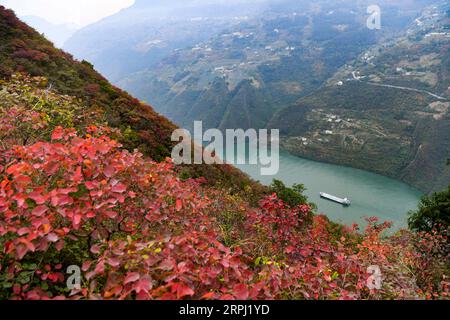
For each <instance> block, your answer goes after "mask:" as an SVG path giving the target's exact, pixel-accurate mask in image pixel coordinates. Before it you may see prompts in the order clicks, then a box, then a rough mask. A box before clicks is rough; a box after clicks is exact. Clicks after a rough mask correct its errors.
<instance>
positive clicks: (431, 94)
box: [352, 71, 448, 101]
mask: <svg viewBox="0 0 450 320" xmlns="http://www.w3.org/2000/svg"><path fill="white" fill-rule="evenodd" d="M352 76H353V79H354V80H356V81H359V82H362V83H365V84H369V85H371V86H376V87H385V88H393V89H400V90H407V91H413V92H418V93H425V94H427V95H429V96H432V97H433V98H436V99H439V100H443V101H447V100H448V99H447V98H445V97H441V96H439V95H437V94H434V93H432V92H430V91H426V90H420V89H415V88H408V87H401V86H394V85H390V84H381V83H375V82H370V81H361V78H360V77H358V76H356V72H355V71H353V72H352Z"/></svg>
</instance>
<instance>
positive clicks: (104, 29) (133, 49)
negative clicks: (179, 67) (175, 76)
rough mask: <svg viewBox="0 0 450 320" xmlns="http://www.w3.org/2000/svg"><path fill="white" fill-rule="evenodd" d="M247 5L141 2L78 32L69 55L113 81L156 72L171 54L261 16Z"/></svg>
mask: <svg viewBox="0 0 450 320" xmlns="http://www.w3.org/2000/svg"><path fill="white" fill-rule="evenodd" d="M263 7H264V6H263V5H261V6H258V8H255V5H254V3H246V2H245V1H222V2H220V3H218V2H217V1H195V0H189V1H176V0H170V1H144V0H140V1H136V3H135V4H134V5H133V6H131V7H130V8H127V9H123V10H122V11H120V12H119V13H117V14H115V15H113V16H111V17H108V18H105V19H103V20H101V21H100V22H98V23H95V24H92V25H90V26H88V27H86V28H83V29H82V30H80V31H78V32H76V33H75V34H74V35H73V36H72V37H71V38H70V39H69V40H68V41H67V43H66V44H65V46H64V49H65V50H67V51H69V52H71V53H72V54H74V56H75V57H77V58H79V59H86V60H88V61H91V62H92V63H93V64H94V65H95V66H96V68H97V69H98V70H99V71H100V72H101V73H102V74H104V75H105V76H107V77H108V79H110V80H112V81H117V80H120V79H122V78H123V77H125V76H127V75H129V74H132V73H134V72H138V71H141V70H145V69H147V68H151V67H152V66H154V65H155V64H157V63H158V62H159V61H160V60H161V59H162V58H164V57H165V56H166V55H167V54H169V53H170V52H172V51H173V50H174V49H177V48H184V47H186V46H190V45H193V44H194V43H197V42H199V41H204V40H206V39H208V38H210V37H211V36H213V35H215V34H217V33H218V32H220V31H221V30H223V29H224V28H226V27H229V26H231V25H234V24H236V23H238V22H240V21H243V20H246V19H248V17H249V16H253V15H255V14H257V13H259V12H260V11H261V10H262V8H263Z"/></svg>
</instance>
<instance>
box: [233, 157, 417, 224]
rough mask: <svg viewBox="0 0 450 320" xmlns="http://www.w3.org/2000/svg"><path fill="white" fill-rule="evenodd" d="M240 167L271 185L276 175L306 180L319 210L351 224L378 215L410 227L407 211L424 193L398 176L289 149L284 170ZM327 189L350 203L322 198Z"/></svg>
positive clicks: (287, 180) (288, 182) (282, 160)
mask: <svg viewBox="0 0 450 320" xmlns="http://www.w3.org/2000/svg"><path fill="white" fill-rule="evenodd" d="M237 167H238V168H239V169H241V170H242V171H244V172H245V173H247V174H249V175H250V176H251V177H252V178H253V179H255V180H259V181H260V182H261V183H263V184H266V185H269V184H270V183H271V182H272V181H273V179H278V180H281V181H283V182H284V183H285V184H286V185H288V186H291V185H293V184H295V183H297V184H304V185H305V186H306V188H307V191H306V192H305V193H306V195H307V196H308V197H309V199H310V201H312V202H314V203H316V204H317V206H318V212H319V213H324V214H326V215H327V216H328V217H329V218H330V219H332V220H333V221H335V222H339V223H343V224H346V225H351V224H353V223H358V224H361V225H364V224H365V218H367V217H372V216H377V217H379V218H380V220H381V221H392V222H393V223H394V226H393V228H394V229H400V228H404V227H407V215H408V212H409V211H410V210H413V209H415V208H417V205H418V203H419V201H420V198H421V196H422V195H423V194H422V193H421V192H420V191H418V190H417V189H415V188H413V187H411V186H409V185H407V184H405V183H403V182H401V181H398V180H395V179H391V178H388V177H385V176H382V175H379V174H375V173H371V172H368V171H364V170H360V169H355V168H350V167H344V166H339V165H333V164H327V163H323V162H316V161H312V160H308V159H304V158H299V157H297V156H295V155H292V154H290V153H288V152H286V151H282V152H281V153H280V171H279V173H278V174H277V175H275V176H262V175H260V174H259V168H258V167H257V166H251V165H239V166H237ZM320 192H327V193H331V194H333V195H336V196H339V197H348V198H349V199H350V200H351V201H352V205H351V206H350V207H344V206H342V205H339V204H336V203H333V202H330V201H327V200H325V199H321V198H320V195H319V193H320Z"/></svg>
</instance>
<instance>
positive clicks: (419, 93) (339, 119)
mask: <svg viewBox="0 0 450 320" xmlns="http://www.w3.org/2000/svg"><path fill="white" fill-rule="evenodd" d="M447 10H448V6H439V7H436V8H433V7H431V8H430V9H427V10H425V11H424V12H423V14H422V16H420V17H418V19H417V20H416V21H415V22H414V23H413V24H412V25H411V26H410V27H409V28H408V29H407V30H406V32H405V33H404V34H403V35H401V36H399V37H397V38H395V39H394V40H392V41H390V42H388V43H384V44H383V45H380V46H375V47H372V48H371V49H370V50H367V51H366V52H364V53H363V54H361V56H360V57H359V58H358V59H357V60H355V61H354V62H352V63H349V64H348V65H347V66H345V67H343V68H342V69H341V70H340V71H339V72H337V73H336V74H335V75H334V76H333V77H332V78H330V79H329V81H328V82H327V85H326V86H325V87H324V88H322V89H321V90H319V91H317V92H315V93H314V94H312V95H310V96H308V97H305V98H303V99H301V100H300V101H299V102H298V103H297V104H295V105H293V106H292V107H289V108H287V109H285V110H283V111H281V112H280V113H279V114H277V115H276V116H275V117H274V118H273V119H272V120H271V123H270V125H269V126H271V127H277V128H282V134H283V136H284V138H283V145H284V147H285V148H286V149H288V150H290V151H291V152H293V153H295V154H297V155H301V156H303V157H308V158H312V159H318V160H321V161H328V162H333V163H339V164H344V165H350V166H354V167H358V168H363V169H367V170H373V171H376V172H379V173H381V174H384V175H389V176H391V177H395V178H398V179H402V180H403V181H405V182H407V183H409V184H411V185H414V186H416V187H418V188H419V189H421V190H422V191H424V192H430V191H438V190H442V189H444V188H445V187H446V186H447V185H448V183H449V181H450V170H449V168H448V167H446V166H445V164H446V159H447V158H448V157H449V155H450V139H449V137H450V112H449V109H450V91H449V88H448V84H449V82H450V81H449V80H450V79H449V70H450V63H449V61H450V60H449V59H450V54H449V50H450V39H449V33H448V31H446V29H445V28H448V25H449V17H448V16H447V15H448V11H447Z"/></svg>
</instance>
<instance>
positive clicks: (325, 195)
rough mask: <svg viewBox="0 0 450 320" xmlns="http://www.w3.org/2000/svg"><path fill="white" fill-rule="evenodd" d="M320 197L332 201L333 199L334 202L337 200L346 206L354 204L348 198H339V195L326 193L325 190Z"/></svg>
mask: <svg viewBox="0 0 450 320" xmlns="http://www.w3.org/2000/svg"><path fill="white" fill-rule="evenodd" d="M320 197H321V198H324V199H327V200H330V201H333V202H337V203H339V204H342V205H343V206H346V207H348V206H350V205H351V204H352V202H351V201H350V200H349V199H348V198H339V197H336V196H333V195H331V194H328V193H325V192H321V193H320Z"/></svg>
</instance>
